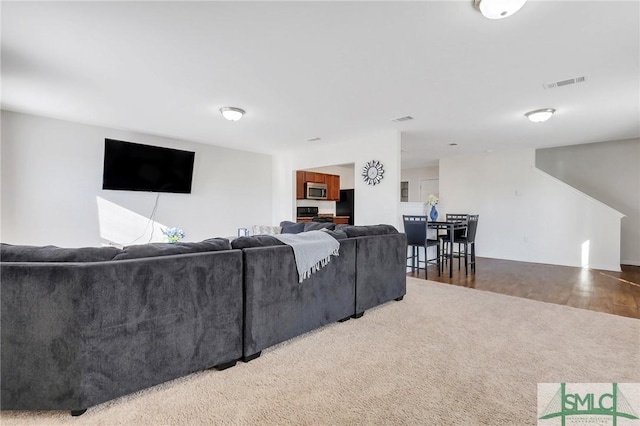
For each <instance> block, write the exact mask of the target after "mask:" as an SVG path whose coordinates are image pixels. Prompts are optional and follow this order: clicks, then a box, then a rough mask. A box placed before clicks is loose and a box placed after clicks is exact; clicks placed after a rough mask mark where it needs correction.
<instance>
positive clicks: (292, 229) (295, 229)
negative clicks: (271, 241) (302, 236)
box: [282, 222, 305, 234]
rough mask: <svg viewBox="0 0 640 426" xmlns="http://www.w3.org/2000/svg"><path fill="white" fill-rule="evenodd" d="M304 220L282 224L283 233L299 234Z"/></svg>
mask: <svg viewBox="0 0 640 426" xmlns="http://www.w3.org/2000/svg"><path fill="white" fill-rule="evenodd" d="M304 225H305V224H304V222H300V223H294V224H293V225H289V226H283V227H282V233H283V234H299V233H301V232H304Z"/></svg>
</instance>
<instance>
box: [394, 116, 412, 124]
mask: <svg viewBox="0 0 640 426" xmlns="http://www.w3.org/2000/svg"><path fill="white" fill-rule="evenodd" d="M409 120H413V117H412V116H410V115H405V116H404V117H398V118H394V119H393V120H391V121H395V122H396V123H400V122H402V121H409Z"/></svg>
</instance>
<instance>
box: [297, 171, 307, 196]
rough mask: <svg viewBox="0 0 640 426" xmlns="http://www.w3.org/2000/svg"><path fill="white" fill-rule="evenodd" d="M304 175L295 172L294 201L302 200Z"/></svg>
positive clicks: (301, 172) (300, 172)
mask: <svg viewBox="0 0 640 426" xmlns="http://www.w3.org/2000/svg"><path fill="white" fill-rule="evenodd" d="M304 173H305V172H303V171H302V170H297V171H296V200H304Z"/></svg>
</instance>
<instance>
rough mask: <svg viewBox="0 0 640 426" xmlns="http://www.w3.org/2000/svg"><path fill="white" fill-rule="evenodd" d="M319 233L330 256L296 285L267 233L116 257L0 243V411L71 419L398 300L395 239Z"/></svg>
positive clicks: (353, 230) (373, 232) (399, 241)
mask: <svg viewBox="0 0 640 426" xmlns="http://www.w3.org/2000/svg"><path fill="white" fill-rule="evenodd" d="M310 226H314V227H317V225H310ZM298 229H299V228H298ZM329 232H330V233H331V234H332V235H333V236H334V237H335V238H337V239H338V240H340V243H341V245H340V255H339V256H338V257H334V258H332V260H331V262H330V263H329V264H328V265H327V266H325V267H324V268H322V269H320V270H319V271H317V272H315V273H314V274H312V275H311V277H310V278H308V279H306V280H304V281H303V282H302V283H299V282H298V275H297V270H296V267H295V261H294V255H293V250H292V248H291V247H289V246H286V245H284V244H283V243H281V242H279V241H278V240H276V239H275V238H273V237H270V236H255V237H244V238H239V239H237V240H234V241H233V244H232V245H230V244H229V242H228V240H225V239H210V240H205V241H203V242H200V243H178V244H146V245H140V246H130V247H126V248H125V249H116V248H113V247H104V248H83V249H62V248H57V247H26V246H10V245H6V244H2V246H1V247H0V274H1V278H2V280H1V288H0V296H1V315H2V318H1V320H2V327H1V342H0V343H1V351H2V352H1V354H0V356H1V357H2V363H1V374H2V376H1V382H2V384H1V389H0V392H1V401H0V408H1V409H3V410H71V411H72V414H75V415H78V414H81V413H82V412H84V410H86V408H87V407H90V406H93V405H96V404H99V403H101V402H104V401H107V400H110V399H113V398H116V397H119V396H122V395H126V394H129V393H132V392H135V391H137V390H140V389H144V388H147V387H150V386H153V385H155V384H158V383H161V382H164V381H167V380H171V379H174V378H178V377H181V376H185V375H188V374H190V373H192V372H195V371H198V370H202V369H206V368H210V367H216V368H218V369H224V368H228V367H231V366H233V365H235V362H236V361H237V360H238V359H244V360H245V361H249V360H251V359H253V358H256V357H257V356H259V355H260V353H261V351H262V350H263V349H265V348H268V347H269V346H272V345H274V344H276V343H279V342H282V341H285V340H287V339H290V338H292V337H295V336H298V335H300V334H303V333H305V332H307V331H310V330H313V329H315V328H318V327H321V326H323V325H325V324H328V323H331V322H335V321H341V320H346V319H349V318H350V317H356V318H357V317H360V316H361V315H362V313H363V312H364V311H365V310H367V309H370V308H372V307H374V306H377V305H379V304H382V303H385V302H387V301H390V300H394V299H395V300H401V299H402V297H403V296H404V294H405V292H406V276H405V259H404V257H405V253H406V236H405V235H404V234H399V233H398V232H397V231H396V230H395V228H393V227H390V226H388V225H376V226H370V227H359V226H356V227H354V226H344V227H341V228H340V229H339V230H337V231H329Z"/></svg>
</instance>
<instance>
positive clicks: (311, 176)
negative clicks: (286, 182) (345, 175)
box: [304, 172, 327, 183]
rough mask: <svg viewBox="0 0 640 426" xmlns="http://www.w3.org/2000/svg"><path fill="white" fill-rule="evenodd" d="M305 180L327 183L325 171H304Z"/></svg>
mask: <svg viewBox="0 0 640 426" xmlns="http://www.w3.org/2000/svg"><path fill="white" fill-rule="evenodd" d="M304 175H305V180H304V182H305V183H307V182H315V183H327V182H326V179H325V176H327V175H325V174H324V173H316V172H304Z"/></svg>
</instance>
